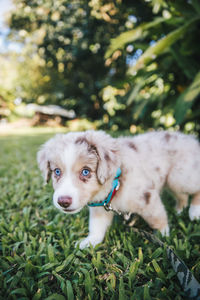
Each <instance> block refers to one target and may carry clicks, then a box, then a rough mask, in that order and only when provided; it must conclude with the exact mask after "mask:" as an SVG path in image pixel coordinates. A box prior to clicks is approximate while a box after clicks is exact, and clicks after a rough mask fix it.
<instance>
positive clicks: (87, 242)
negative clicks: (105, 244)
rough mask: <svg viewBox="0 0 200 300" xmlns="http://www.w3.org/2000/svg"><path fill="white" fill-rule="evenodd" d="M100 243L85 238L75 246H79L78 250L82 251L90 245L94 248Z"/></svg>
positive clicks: (92, 238)
mask: <svg viewBox="0 0 200 300" xmlns="http://www.w3.org/2000/svg"><path fill="white" fill-rule="evenodd" d="M99 243H101V241H100V240H99V239H97V238H95V237H90V236H88V237H86V238H85V239H84V240H82V241H81V242H79V243H77V244H76V246H78V245H79V248H80V249H84V248H87V247H90V245H91V246H92V247H95V246H96V245H97V244H99Z"/></svg>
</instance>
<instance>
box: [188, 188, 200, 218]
mask: <svg viewBox="0 0 200 300" xmlns="http://www.w3.org/2000/svg"><path fill="white" fill-rule="evenodd" d="M189 217H190V220H191V221H193V220H194V219H200V192H198V193H196V194H195V195H194V196H193V198H192V201H191V205H190V208H189Z"/></svg>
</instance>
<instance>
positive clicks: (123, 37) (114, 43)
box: [105, 18, 166, 59]
mask: <svg viewBox="0 0 200 300" xmlns="http://www.w3.org/2000/svg"><path fill="white" fill-rule="evenodd" d="M164 21H166V19H165V18H156V19H155V20H154V21H152V22H149V23H145V24H141V25H139V26H138V27H137V28H136V29H132V30H129V31H126V32H123V33H121V34H120V35H119V36H118V37H116V38H114V39H111V43H110V46H109V48H108V50H107V51H106V54H105V59H107V58H109V57H110V56H111V55H112V53H113V52H114V51H116V50H117V49H123V48H124V46H125V45H126V44H127V43H130V42H134V41H136V40H138V39H142V38H144V37H145V36H146V35H147V30H148V29H150V28H151V27H154V26H157V25H158V24H160V23H162V22H164Z"/></svg>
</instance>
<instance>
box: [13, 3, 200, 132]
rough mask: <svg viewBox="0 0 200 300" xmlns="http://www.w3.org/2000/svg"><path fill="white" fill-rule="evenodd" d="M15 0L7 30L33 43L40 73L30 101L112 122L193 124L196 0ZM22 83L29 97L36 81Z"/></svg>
mask: <svg viewBox="0 0 200 300" xmlns="http://www.w3.org/2000/svg"><path fill="white" fill-rule="evenodd" d="M14 3H15V5H16V9H15V11H13V12H12V15H11V17H10V26H11V29H12V35H13V36H14V35H16V34H17V39H18V40H19V41H23V43H25V44H26V45H29V48H30V47H32V54H31V57H32V56H34V55H37V57H38V58H39V60H41V61H42V63H43V65H42V66H40V68H39V69H38V70H39V71H40V72H41V74H42V77H43V78H46V80H47V81H46V82H43V80H41V82H38V84H37V85H38V86H37V87H36V90H37V93H36V94H34V93H32V95H35V97H36V101H37V102H43V103H58V104H60V105H62V106H64V107H66V108H73V109H75V111H76V113H77V115H78V116H79V117H83V116H84V117H88V118H90V119H92V120H94V119H98V118H100V119H101V118H103V122H104V127H112V128H113V129H114V128H115V129H117V128H129V127H130V126H131V128H132V131H134V130H135V128H136V127H135V126H140V127H141V128H147V127H160V126H161V127H170V126H176V125H180V126H181V128H184V126H185V125H186V124H187V126H188V122H189V124H190V125H191V126H190V127H191V129H194V127H195V129H196V130H199V127H198V126H199V125H198V122H197V121H198V118H199V114H200V107H199V103H198V97H199V92H200V91H199V86H200V85H199V73H198V72H199V70H200V64H199V62H200V59H199V58H200V57H199V56H200V54H199V53H200V51H199V50H200V49H199V48H200V45H199V44H198V43H197V42H196V41H197V40H198V38H197V37H198V36H199V35H200V30H199V26H200V5H199V3H198V1H197V0H193V1H186V0H185V1H184V0H177V1H164V0H152V1H148V2H147V1H144V0H141V1H137V2H134V3H133V1H128V0H126V1H125V0H124V1H122V0H117V1H115V2H114V1H103V0H98V1H94V0H91V1H85V0H72V1H68V0H48V1H46V0H33V1H28V0H23V1H21V0H15V1H14ZM31 57H30V58H31ZM29 67H30V64H29ZM26 87H27V89H26ZM26 87H25V86H24V88H23V89H24V90H25V89H26V91H27V92H26V99H27V100H28V99H29V100H30V99H32V96H31V97H30V96H29V95H28V94H29V90H31V91H32V92H33V91H34V90H35V88H34V89H33V88H30V85H29V84H28V83H27V84H26ZM124 116H126V117H124ZM188 128H189V127H188Z"/></svg>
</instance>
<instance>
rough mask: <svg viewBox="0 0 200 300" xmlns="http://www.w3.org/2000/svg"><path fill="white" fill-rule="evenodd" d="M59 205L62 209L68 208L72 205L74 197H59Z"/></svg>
mask: <svg viewBox="0 0 200 300" xmlns="http://www.w3.org/2000/svg"><path fill="white" fill-rule="evenodd" d="M58 204H59V205H60V206H61V207H62V208H68V207H69V206H70V205H71V204H72V197H70V196H60V197H58Z"/></svg>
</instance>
